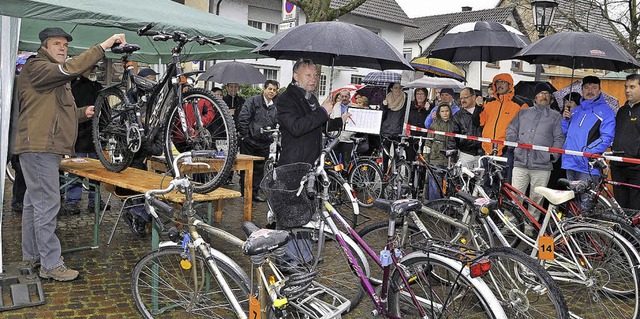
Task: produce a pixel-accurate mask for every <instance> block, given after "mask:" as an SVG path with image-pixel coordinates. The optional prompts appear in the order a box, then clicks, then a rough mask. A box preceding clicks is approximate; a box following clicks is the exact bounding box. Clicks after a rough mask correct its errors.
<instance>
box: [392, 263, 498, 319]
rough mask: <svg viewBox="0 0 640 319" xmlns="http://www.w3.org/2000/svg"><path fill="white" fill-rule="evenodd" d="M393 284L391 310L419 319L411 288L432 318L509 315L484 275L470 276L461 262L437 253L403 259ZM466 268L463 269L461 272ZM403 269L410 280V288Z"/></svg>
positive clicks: (427, 315) (394, 276)
mask: <svg viewBox="0 0 640 319" xmlns="http://www.w3.org/2000/svg"><path fill="white" fill-rule="evenodd" d="M401 264H402V269H401V270H400V269H396V270H394V272H393V275H392V277H391V282H390V284H389V290H388V292H389V296H388V302H389V312H390V313H391V314H393V315H395V316H398V317H401V318H419V317H420V315H419V312H418V310H417V309H416V306H415V305H414V304H413V302H412V301H411V296H410V294H409V288H410V289H411V291H412V292H413V293H414V294H415V295H416V297H417V299H418V301H419V302H420V305H421V307H422V308H423V310H424V311H425V312H426V317H428V318H449V319H461V318H507V317H506V315H505V313H504V311H503V310H502V307H501V306H500V304H499V303H498V300H497V299H496V297H495V296H494V295H493V293H492V292H491V290H489V287H487V285H486V284H485V283H484V282H483V281H482V279H480V278H470V277H469V270H468V268H466V267H464V266H463V265H462V264H461V263H460V262H458V261H454V260H452V259H448V258H445V257H442V256H439V255H435V254H427V253H423V252H414V253H411V254H409V255H407V256H406V257H404V258H403V259H402V262H401ZM461 269H462V271H461ZM400 272H402V274H404V276H405V277H406V278H407V280H408V281H409V284H410V287H407V286H406V285H405V284H404V282H403V280H402V278H401V276H400Z"/></svg>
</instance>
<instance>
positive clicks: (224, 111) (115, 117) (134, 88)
mask: <svg viewBox="0 0 640 319" xmlns="http://www.w3.org/2000/svg"><path fill="white" fill-rule="evenodd" d="M151 28H153V24H149V25H147V26H146V27H144V28H142V29H140V30H138V35H140V36H150V37H152V38H153V40H154V41H168V40H173V41H174V42H175V43H176V45H175V47H174V48H173V49H172V50H171V53H172V56H173V60H172V62H171V63H169V64H168V65H167V71H166V72H165V74H164V76H163V77H162V78H161V79H160V81H159V82H157V83H156V82H154V81H151V80H149V79H147V78H144V77H141V76H138V75H136V74H134V72H133V64H132V63H131V61H130V59H131V54H132V53H133V52H135V51H137V50H139V49H140V47H139V46H138V45H135V44H125V45H120V46H116V47H113V48H112V49H111V51H112V52H114V53H116V54H124V55H123V57H122V62H123V65H124V73H123V75H122V81H121V82H120V83H118V84H115V85H113V86H110V87H107V88H105V89H104V90H102V91H101V93H100V95H99V96H98V99H97V101H96V105H95V114H94V117H93V136H94V137H93V139H94V144H95V147H96V151H97V153H98V158H99V159H100V162H102V165H104V167H105V168H106V169H108V170H110V171H114V172H119V171H122V170H124V169H125V168H127V167H129V165H130V164H131V162H132V160H133V158H134V154H135V153H136V152H138V151H140V150H141V149H142V150H143V151H144V150H145V149H150V148H151V145H153V144H154V143H157V142H158V141H160V140H161V141H162V143H163V144H164V155H165V160H166V163H167V167H168V168H169V170H171V167H172V164H173V162H174V160H175V157H176V156H177V154H178V153H181V152H187V151H198V150H215V151H217V153H216V157H215V158H214V159H207V158H197V157H196V158H191V159H190V160H189V161H184V162H180V165H188V166H187V167H186V168H184V169H183V172H186V174H188V175H190V176H191V177H192V180H193V181H194V182H195V185H194V190H195V191H196V192H198V193H206V192H210V191H212V190H213V189H215V188H217V187H218V186H220V185H221V184H222V183H223V182H224V181H226V179H227V177H228V176H229V174H230V173H231V167H232V166H233V163H234V161H235V158H236V155H237V153H238V147H237V140H236V130H235V126H234V123H233V119H232V117H231V114H230V112H229V109H228V108H227V106H226V104H225V103H224V102H223V101H222V100H221V99H219V98H217V97H215V95H214V94H213V93H212V92H211V91H209V90H205V89H201V88H191V86H190V85H188V84H189V83H188V82H189V74H188V73H184V72H183V70H182V66H181V61H180V52H181V51H182V49H183V47H184V46H185V44H187V43H189V42H193V41H195V42H197V43H198V44H200V45H206V44H211V45H216V44H219V43H220V42H221V41H223V39H209V38H205V37H202V36H191V37H189V36H187V34H186V33H184V32H181V31H174V32H162V31H155V30H151Z"/></svg>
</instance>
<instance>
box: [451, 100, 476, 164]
mask: <svg viewBox="0 0 640 319" xmlns="http://www.w3.org/2000/svg"><path fill="white" fill-rule="evenodd" d="M481 97H482V96H481ZM477 101H478V100H477V95H476V93H475V90H474V89H472V88H470V87H466V88H464V89H462V91H460V105H462V110H460V112H458V113H456V114H454V115H453V117H452V118H451V132H452V133H457V134H464V135H470V136H480V135H482V130H481V129H480V123H479V118H480V113H481V112H482V110H483V108H482V105H478V104H477ZM448 149H457V150H458V161H459V162H461V163H462V165H465V166H467V167H469V168H471V167H474V166H475V165H476V164H475V163H477V162H478V158H479V157H480V155H482V154H483V151H482V143H481V142H479V141H474V140H469V139H464V138H455V139H453V138H452V139H449V145H448Z"/></svg>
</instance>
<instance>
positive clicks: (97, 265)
mask: <svg viewBox="0 0 640 319" xmlns="http://www.w3.org/2000/svg"><path fill="white" fill-rule="evenodd" d="M236 180H237V177H236ZM5 185H6V186H5V193H4V203H3V212H2V240H3V242H2V249H3V262H4V264H5V265H7V264H9V263H15V262H19V261H21V259H22V253H21V246H20V243H21V239H20V238H21V235H20V232H21V214H19V213H15V212H12V211H11V186H12V184H11V182H9V181H8V180H7V181H6V183H5ZM229 188H231V189H235V190H238V188H239V187H238V186H237V184H236V185H233V186H230V187H229ZM102 194H103V196H104V198H105V199H106V195H108V193H106V192H104V191H103V192H102ZM110 203H111V205H112V207H111V210H110V211H107V213H106V214H105V218H104V220H103V223H102V225H101V226H100V242H99V243H100V245H99V247H98V248H96V249H91V250H82V251H76V252H70V253H64V254H63V255H64V260H65V264H66V265H67V266H68V267H70V268H72V269H76V270H78V271H80V276H79V277H78V279H76V280H74V281H70V282H57V281H53V280H46V279H42V286H43V290H44V295H45V304H44V305H40V306H33V307H26V308H20V309H14V310H7V311H4V312H0V317H2V318H5V319H14V318H16V319H17V318H139V317H140V315H139V313H138V311H137V310H136V307H135V305H134V302H133V297H132V295H131V284H130V280H131V271H132V270H133V268H134V266H135V264H136V263H137V261H138V260H139V259H140V258H141V257H142V256H143V255H144V254H146V253H148V252H149V251H151V239H150V236H147V237H146V238H139V237H136V236H134V235H133V234H132V233H131V231H130V230H129V227H128V226H127V224H126V223H125V222H124V220H122V219H121V220H120V222H119V224H118V228H117V230H116V233H115V236H114V238H113V241H112V242H111V245H109V246H107V240H108V238H109V234H110V232H111V229H112V227H113V225H114V223H115V221H116V217H117V214H118V211H119V209H120V207H121V201H120V200H119V199H111V201H110ZM79 206H80V207H81V209H82V213H81V214H80V215H74V216H65V215H62V216H59V217H58V229H57V230H56V233H57V235H58V237H59V238H60V241H61V243H62V249H63V250H65V249H69V248H74V247H80V246H86V245H91V244H92V241H93V225H94V215H93V213H88V212H87V211H86V206H87V203H86V194H84V195H83V200H82V201H81V202H80V204H79ZM266 211H267V205H266V203H256V202H255V201H254V206H253V221H254V222H255V223H256V224H257V225H259V226H262V225H265V220H266ZM367 214H374V215H376V216H378V218H377V219H380V218H381V217H380V214H379V213H376V212H372V211H367ZM241 222H242V198H236V199H228V200H225V201H224V203H223V217H222V223H221V224H217V223H214V225H215V226H219V227H221V228H223V229H225V230H227V231H229V232H231V233H232V234H234V235H236V236H239V237H240V236H241V230H240V225H241ZM240 238H243V237H240ZM212 246H213V247H215V248H217V249H220V250H222V251H224V252H225V253H227V254H228V255H230V256H231V257H232V258H233V259H234V260H236V262H238V264H240V265H241V266H242V267H243V269H244V270H245V272H249V270H250V269H249V260H248V259H247V258H246V257H245V256H244V255H242V253H241V252H240V251H229V249H225V248H224V247H220V246H223V245H222V244H221V245H216V243H213V244H212ZM367 298H368V297H366V296H365V298H364V299H363V300H362V302H361V304H360V305H359V306H358V307H357V308H356V309H355V310H354V311H352V313H350V314H348V315H345V316H343V318H367V317H370V315H369V314H370V311H371V309H372V306H371V301H370V300H369V299H367ZM5 304H6V300H5Z"/></svg>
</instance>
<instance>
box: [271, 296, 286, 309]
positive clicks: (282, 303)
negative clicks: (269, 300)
mask: <svg viewBox="0 0 640 319" xmlns="http://www.w3.org/2000/svg"><path fill="white" fill-rule="evenodd" d="M287 303H289V300H287V298H278V299H276V300H274V301H273V306H274V307H276V308H282V307H284V306H286V305H287Z"/></svg>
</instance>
